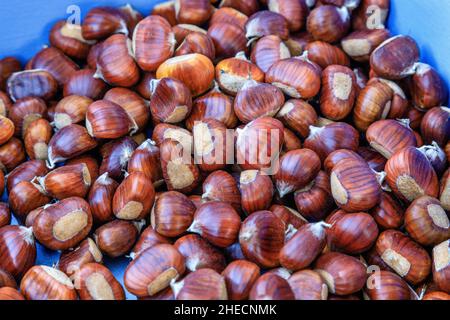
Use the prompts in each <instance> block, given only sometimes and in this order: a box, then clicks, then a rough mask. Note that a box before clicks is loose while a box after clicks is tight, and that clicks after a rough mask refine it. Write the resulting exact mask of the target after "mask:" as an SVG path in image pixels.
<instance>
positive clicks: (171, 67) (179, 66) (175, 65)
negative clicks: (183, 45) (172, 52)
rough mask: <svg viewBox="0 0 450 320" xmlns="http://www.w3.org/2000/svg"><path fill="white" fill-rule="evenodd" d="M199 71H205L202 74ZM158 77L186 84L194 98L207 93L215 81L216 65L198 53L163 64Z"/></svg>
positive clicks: (175, 58)
mask: <svg viewBox="0 0 450 320" xmlns="http://www.w3.org/2000/svg"><path fill="white" fill-rule="evenodd" d="M198 70H203V72H201V74H199V73H198ZM156 77H157V78H158V79H162V78H174V79H177V80H180V81H182V82H184V84H185V85H186V86H188V88H189V89H190V90H191V94H192V96H194V97H197V96H199V95H201V94H202V93H204V92H206V91H207V90H208V89H209V88H210V87H211V85H212V82H213V80H214V65H213V63H212V62H211V60H210V59H209V58H208V57H206V56H204V55H202V54H198V53H192V54H187V55H183V56H178V57H173V58H171V59H168V60H166V61H165V62H164V63H163V64H161V65H160V66H159V68H158V70H157V71H156Z"/></svg>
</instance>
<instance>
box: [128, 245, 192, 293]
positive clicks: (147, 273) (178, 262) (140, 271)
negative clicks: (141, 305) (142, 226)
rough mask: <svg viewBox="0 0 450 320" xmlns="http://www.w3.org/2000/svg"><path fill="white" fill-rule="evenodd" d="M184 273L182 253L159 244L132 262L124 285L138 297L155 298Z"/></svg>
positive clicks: (171, 247)
mask: <svg viewBox="0 0 450 320" xmlns="http://www.w3.org/2000/svg"><path fill="white" fill-rule="evenodd" d="M184 271H185V265H184V258H183V256H182V255H181V254H180V252H178V251H177V250H176V248H174V246H172V245H170V244H158V245H156V246H154V247H151V248H148V249H146V250H144V251H143V252H142V253H141V254H139V255H138V256H137V257H135V259H134V260H133V261H131V263H130V264H129V265H128V267H127V269H126V271H125V275H124V284H125V287H126V288H127V290H128V291H130V292H131V293H132V294H134V295H136V296H138V297H146V296H153V295H155V294H157V293H158V292H160V291H162V290H164V289H166V288H167V287H168V286H169V284H170V283H171V281H172V280H176V279H177V278H178V277H181V276H182V275H183V274H184Z"/></svg>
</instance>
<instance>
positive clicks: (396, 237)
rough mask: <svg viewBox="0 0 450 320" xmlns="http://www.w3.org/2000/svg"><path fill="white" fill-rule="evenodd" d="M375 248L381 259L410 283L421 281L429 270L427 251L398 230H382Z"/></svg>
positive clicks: (429, 260) (429, 263)
mask: <svg viewBox="0 0 450 320" xmlns="http://www.w3.org/2000/svg"><path fill="white" fill-rule="evenodd" d="M375 248H376V252H377V254H378V255H380V256H381V259H382V261H383V262H384V263H386V264H387V265H388V266H389V267H390V268H392V269H393V270H394V271H395V272H396V273H397V274H398V275H399V276H401V277H402V278H404V279H405V280H406V281H407V282H409V283H411V284H418V283H421V282H422V281H423V280H425V279H426V278H427V277H428V275H429V274H430V272H431V258H430V256H429V255H428V253H427V251H426V250H425V249H424V248H422V247H421V246H420V245H419V244H417V243H416V242H414V241H413V240H412V239H411V238H409V237H408V236H406V235H404V234H403V233H401V232H400V231H397V230H386V231H384V232H382V233H381V234H380V236H379V237H378V240H377V242H376V244H375Z"/></svg>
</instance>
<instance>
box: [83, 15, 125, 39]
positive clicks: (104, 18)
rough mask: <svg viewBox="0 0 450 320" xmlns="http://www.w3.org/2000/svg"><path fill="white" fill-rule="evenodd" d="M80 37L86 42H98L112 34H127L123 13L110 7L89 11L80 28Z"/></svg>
mask: <svg viewBox="0 0 450 320" xmlns="http://www.w3.org/2000/svg"><path fill="white" fill-rule="evenodd" d="M81 31H82V35H83V37H84V38H85V39H87V40H100V39H104V38H107V37H109V36H110V35H112V34H114V33H124V34H128V32H129V30H128V28H127V24H126V17H125V15H124V12H122V11H121V10H120V9H117V8H112V7H97V8H93V9H91V10H90V11H89V12H88V13H87V15H86V18H85V19H84V21H83V24H82V26H81Z"/></svg>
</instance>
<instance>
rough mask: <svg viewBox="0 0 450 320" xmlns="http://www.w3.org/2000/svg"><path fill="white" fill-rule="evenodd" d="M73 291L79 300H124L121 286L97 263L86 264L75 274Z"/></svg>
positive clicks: (109, 272)
mask: <svg viewBox="0 0 450 320" xmlns="http://www.w3.org/2000/svg"><path fill="white" fill-rule="evenodd" d="M74 277H75V281H74V284H75V289H76V290H77V292H78V295H79V296H80V299H81V300H125V292H124V290H123V288H122V285H121V284H120V282H119V281H117V279H116V278H115V277H114V275H113V274H112V272H111V271H110V270H109V269H108V268H106V267H105V266H103V265H101V264H99V263H87V264H85V265H83V266H81V268H80V270H79V271H77V273H76V274H75V276H74Z"/></svg>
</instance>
